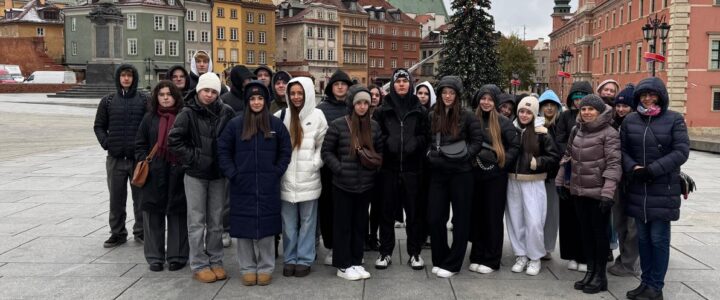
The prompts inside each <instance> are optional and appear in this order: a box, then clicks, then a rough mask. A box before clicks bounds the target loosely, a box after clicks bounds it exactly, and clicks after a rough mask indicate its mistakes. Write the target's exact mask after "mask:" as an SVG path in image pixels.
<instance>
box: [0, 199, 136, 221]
mask: <svg viewBox="0 0 720 300" xmlns="http://www.w3.org/2000/svg"><path fill="white" fill-rule="evenodd" d="M19 204H22V205H26V206H32V207H31V208H29V209H25V210H23V211H21V212H16V213H13V214H9V215H7V216H9V217H13V218H19V219H22V218H29V219H37V220H40V221H41V222H43V223H45V224H47V223H52V222H55V223H57V222H60V221H64V220H67V219H70V218H92V217H94V216H96V215H98V214H99V213H102V212H103V211H106V210H107V209H108V208H107V205H105V204H102V203H98V204H75V203H68V204H65V203H45V204H40V205H38V204H36V203H19ZM131 211H132V210H131ZM0 222H2V221H0Z"/></svg>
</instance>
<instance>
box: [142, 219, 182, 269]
mask: <svg viewBox="0 0 720 300" xmlns="http://www.w3.org/2000/svg"><path fill="white" fill-rule="evenodd" d="M143 217H144V221H145V222H144V226H145V243H144V245H143V247H144V250H145V260H147V262H148V264H152V263H165V261H166V260H167V262H169V263H171V262H176V263H181V264H185V263H187V261H188V255H189V252H190V248H189V247H190V246H189V245H188V228H187V213H185V212H183V213H180V214H172V215H167V252H166V251H165V224H166V223H165V217H166V215H165V214H164V213H155V212H147V211H145V212H143Z"/></svg>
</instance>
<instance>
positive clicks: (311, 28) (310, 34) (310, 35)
mask: <svg viewBox="0 0 720 300" xmlns="http://www.w3.org/2000/svg"><path fill="white" fill-rule="evenodd" d="M307 37H309V38H311V37H314V34H313V26H308V27H307Z"/></svg>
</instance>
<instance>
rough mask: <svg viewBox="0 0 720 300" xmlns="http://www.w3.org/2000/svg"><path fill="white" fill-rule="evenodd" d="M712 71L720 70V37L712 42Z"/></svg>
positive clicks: (713, 38) (712, 39)
mask: <svg viewBox="0 0 720 300" xmlns="http://www.w3.org/2000/svg"><path fill="white" fill-rule="evenodd" d="M710 69H711V70H720V36H716V37H711V40H710Z"/></svg>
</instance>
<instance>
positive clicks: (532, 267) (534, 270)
mask: <svg viewBox="0 0 720 300" xmlns="http://www.w3.org/2000/svg"><path fill="white" fill-rule="evenodd" d="M540 268H541V265H540V260H531V261H530V263H528V265H527V271H525V274H528V275H530V276H535V275H537V274H540Z"/></svg>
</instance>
